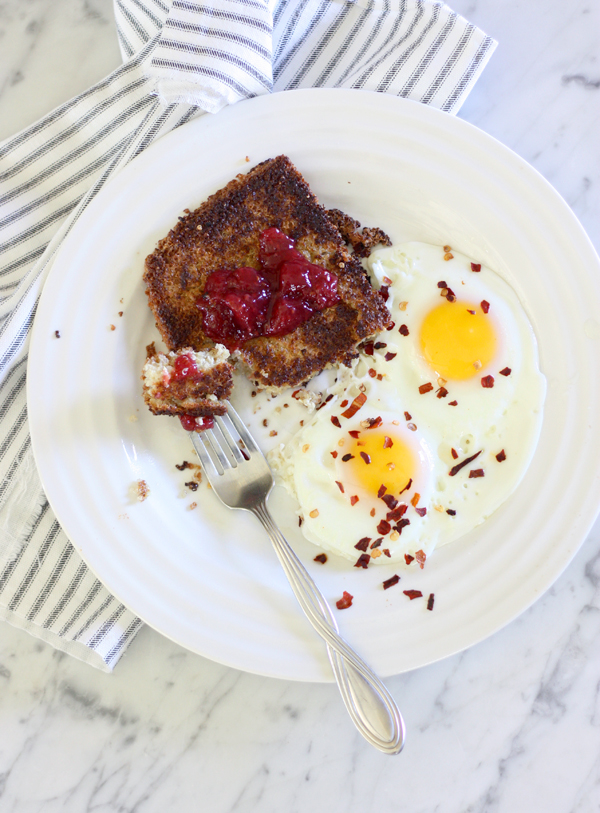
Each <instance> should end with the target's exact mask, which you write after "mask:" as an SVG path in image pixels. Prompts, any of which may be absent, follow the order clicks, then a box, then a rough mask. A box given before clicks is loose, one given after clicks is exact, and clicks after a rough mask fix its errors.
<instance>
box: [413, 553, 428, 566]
mask: <svg viewBox="0 0 600 813" xmlns="http://www.w3.org/2000/svg"><path fill="white" fill-rule="evenodd" d="M415 559H416V560H417V562H418V563H419V567H420V568H421V570H423V568H424V567H425V560H426V559H427V556H426V554H425V551H423V550H418V551H417V552H416V553H415Z"/></svg>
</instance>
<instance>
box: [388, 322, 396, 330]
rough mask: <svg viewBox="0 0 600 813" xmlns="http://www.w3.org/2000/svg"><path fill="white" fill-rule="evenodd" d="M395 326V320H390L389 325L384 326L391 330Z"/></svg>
mask: <svg viewBox="0 0 600 813" xmlns="http://www.w3.org/2000/svg"><path fill="white" fill-rule="evenodd" d="M395 327H396V323H395V322H390V323H389V325H388V326H387V327H386V330H393V329H394V328H395Z"/></svg>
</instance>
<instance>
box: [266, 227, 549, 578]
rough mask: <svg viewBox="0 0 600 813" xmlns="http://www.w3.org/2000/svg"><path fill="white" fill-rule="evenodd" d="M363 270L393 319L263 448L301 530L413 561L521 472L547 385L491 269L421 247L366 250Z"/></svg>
mask: <svg viewBox="0 0 600 813" xmlns="http://www.w3.org/2000/svg"><path fill="white" fill-rule="evenodd" d="M368 271H369V273H370V275H371V278H372V283H373V284H374V286H375V287H379V289H380V291H381V293H382V294H383V295H384V296H385V297H386V303H387V306H388V308H389V311H390V314H391V317H392V320H393V324H392V326H391V327H390V328H389V329H388V330H387V331H384V332H383V333H382V334H380V335H379V337H378V338H377V339H376V340H374V341H372V342H369V343H367V344H366V345H365V346H364V347H363V349H362V351H361V354H360V357H359V358H358V359H357V360H356V361H355V363H354V364H353V366H352V367H351V368H350V369H347V368H342V369H341V370H340V371H339V374H338V379H337V381H336V383H335V384H334V385H333V386H332V387H331V388H330V390H329V392H328V394H327V398H326V399H325V401H324V403H323V406H322V408H320V409H318V410H317V411H316V412H315V413H314V415H313V417H312V418H311V419H310V420H309V421H307V422H305V425H304V426H303V427H302V428H301V430H300V431H299V432H298V433H297V434H296V435H295V436H294V437H292V439H291V440H290V441H289V442H288V443H287V444H286V445H285V446H284V447H283V448H281V449H280V450H278V452H277V453H276V454H275V455H273V456H272V458H271V462H272V464H273V466H274V468H275V469H276V471H277V472H278V474H279V475H280V477H281V479H282V480H283V483H284V485H285V486H286V488H287V489H288V491H290V492H291V493H292V494H293V495H294V496H295V497H296V499H297V501H298V503H299V513H300V515H301V516H302V518H303V523H302V526H301V527H302V532H303V533H304V535H305V537H306V538H307V539H308V540H310V541H311V542H313V543H314V544H315V545H318V546H319V547H320V548H322V549H325V550H327V551H329V552H334V553H338V554H340V555H342V556H345V557H347V558H349V559H353V560H354V561H355V562H356V560H357V559H358V557H360V561H359V564H360V563H362V565H363V566H366V565H367V564H370V563H372V562H374V561H376V562H378V563H381V562H390V561H392V562H404V561H410V560H411V557H415V556H416V557H417V559H419V558H421V559H422V557H423V555H425V556H429V555H431V553H432V551H433V550H434V549H435V547H436V546H438V545H442V544H446V543H448V542H451V541H453V540H455V539H457V538H458V537H460V536H462V535H464V534H465V533H467V532H468V531H470V530H472V529H473V528H474V527H476V526H477V525H479V524H480V523H481V522H483V521H484V520H485V519H486V518H487V517H489V516H490V515H491V514H492V513H493V512H494V511H495V510H496V509H497V508H498V507H499V506H500V505H501V504H502V503H503V502H504V501H505V500H506V499H507V497H508V496H509V495H510V494H511V493H512V492H513V491H514V490H515V488H516V487H517V485H518V484H519V482H520V481H521V479H522V478H523V476H524V474H525V471H526V470H527V467H528V465H529V462H530V460H531V458H532V456H533V454H534V451H535V448H536V445H537V441H538V438H539V434H540V430H541V425H542V418H543V404H544V398H545V393H546V382H545V378H544V376H543V375H542V373H541V372H540V370H539V366H538V354H537V344H536V340H535V335H534V332H533V329H532V327H531V325H530V322H529V320H528V318H527V315H526V313H525V311H524V309H523V307H522V306H521V304H520V302H519V300H518V298H517V296H516V294H515V293H514V291H513V290H512V289H511V288H510V286H509V285H508V284H507V283H505V282H504V280H502V279H501V278H500V277H499V276H497V275H496V274H495V273H494V272H493V271H491V270H490V269H488V268H486V267H485V266H484V265H482V264H480V263H479V262H475V261H472V260H471V259H470V258H467V257H465V256H464V255H461V254H459V253H458V252H456V251H452V250H451V249H450V248H449V247H448V246H445V247H438V246H430V245H426V244H423V243H405V244H402V245H399V246H397V247H392V248H385V249H380V250H378V251H375V252H373V254H372V255H371V257H370V258H369V260H368Z"/></svg>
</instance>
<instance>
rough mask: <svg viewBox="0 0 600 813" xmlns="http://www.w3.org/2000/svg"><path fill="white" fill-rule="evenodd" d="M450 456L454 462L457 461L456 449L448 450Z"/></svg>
mask: <svg viewBox="0 0 600 813" xmlns="http://www.w3.org/2000/svg"><path fill="white" fill-rule="evenodd" d="M450 454H451V455H452V457H453V459H454V460H458V452H457V451H456V449H454V448H453V449H450Z"/></svg>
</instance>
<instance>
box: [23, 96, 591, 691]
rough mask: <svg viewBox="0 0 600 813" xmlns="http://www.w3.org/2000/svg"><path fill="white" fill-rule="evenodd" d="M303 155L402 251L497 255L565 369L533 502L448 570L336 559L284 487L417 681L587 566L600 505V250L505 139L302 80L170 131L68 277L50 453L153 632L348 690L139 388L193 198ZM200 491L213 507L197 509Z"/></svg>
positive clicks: (463, 543)
mask: <svg viewBox="0 0 600 813" xmlns="http://www.w3.org/2000/svg"><path fill="white" fill-rule="evenodd" d="M280 153H285V154H287V155H289V156H290V158H291V159H292V160H293V161H294V163H295V164H296V165H297V167H298V168H299V170H300V171H301V172H302V173H303V175H304V176H305V177H306V178H307V180H308V182H309V183H310V184H311V186H312V188H313V190H314V192H315V193H316V194H317V196H318V197H319V199H320V200H321V202H322V203H323V204H325V205H326V206H336V207H338V208H340V209H342V210H343V211H345V212H348V213H349V214H351V215H352V216H354V217H357V218H358V219H359V220H361V221H362V222H363V223H365V224H368V225H377V226H380V227H382V228H383V229H385V230H386V231H387V232H388V233H389V234H390V236H391V237H392V239H393V240H394V241H395V242H397V241H400V240H405V239H414V240H423V241H427V242H432V243H437V244H450V245H451V246H453V247H454V248H456V249H457V250H459V251H462V252H464V253H466V254H467V255H469V256H472V257H473V258H474V259H476V260H477V261H483V262H484V263H486V264H488V265H490V266H491V267H492V268H494V269H496V271H497V272H498V273H499V274H501V275H502V276H503V277H505V278H506V279H507V280H508V281H509V282H510V283H511V284H512V285H513V287H514V289H515V290H516V292H517V294H518V295H519V297H520V299H521V301H522V303H523V305H524V307H525V309H526V311H527V312H528V314H529V316H530V318H531V321H532V324H533V326H534V329H535V331H536V333H537V336H538V340H539V347H540V357H541V367H542V370H543V371H544V373H545V374H546V376H547V378H548V384H549V387H548V400H547V404H546V410H545V417H544V426H543V431H542V436H541V440H540V444H539V447H538V450H537V452H536V455H535V458H534V460H533V463H532V465H531V468H530V470H529V471H528V473H527V475H526V477H525V480H524V481H523V483H522V486H521V487H520V488H519V490H518V492H517V493H515V494H514V495H513V496H512V497H511V499H510V500H509V501H508V502H507V503H506V504H505V505H504V506H503V507H502V508H501V509H500V510H499V511H498V512H497V513H496V514H495V515H494V516H493V517H492V518H491V519H490V520H488V521H487V522H486V523H485V525H484V526H482V527H481V528H479V529H477V530H476V531H475V532H473V533H472V534H471V535H469V536H468V537H465V538H464V539H462V540H460V541H458V542H456V543H454V544H452V545H449V546H447V547H444V548H442V549H440V550H439V551H438V552H436V554H435V556H434V557H433V558H432V559H431V560H430V561H429V562H428V563H427V566H426V568H425V570H423V571H422V572H421V571H419V572H416V573H414V572H412V571H411V572H409V573H406V574H405V573H401V575H402V581H401V583H400V585H399V586H398V587H396V588H392V589H390V590H387V591H383V590H382V589H381V582H382V581H383V579H385V578H387V577H389V576H390V575H392V573H393V572H395V568H394V567H393V566H385V567H384V566H382V567H371V568H369V569H368V570H367V571H362V570H361V571H358V570H356V569H354V568H353V567H352V566H349V565H348V563H347V562H345V561H334V559H333V558H331V559H330V561H329V562H328V564H327V565H325V566H322V565H318V564H316V563H314V562H313V561H312V560H313V557H314V555H315V554H316V553H317V552H318V551H317V550H316V549H315V548H313V547H312V546H311V545H310V544H309V543H307V542H304V541H303V540H302V538H301V536H300V534H299V532H298V528H297V523H296V518H295V516H294V515H293V511H292V510H291V505H290V503H289V502H286V498H285V496H284V495H282V494H277V495H274V497H273V498H272V503H271V504H272V506H273V510H274V512H275V514H276V518H277V519H278V520H279V522H280V524H281V526H282V529H283V531H284V533H285V534H286V535H287V536H288V538H289V539H290V541H291V542H292V544H293V545H294V546H295V547H296V549H297V551H298V552H299V554H300V555H301V557H302V558H303V560H304V562H305V563H306V564H307V566H308V567H309V569H310V570H311V572H313V574H314V575H315V578H316V579H317V581H318V583H319V585H320V586H321V588H322V590H323V592H324V593H325V595H326V596H327V597H328V598H329V599H331V600H332V601H334V600H335V599H337V598H339V597H340V596H341V594H342V591H343V590H348V591H349V592H351V593H352V594H353V595H354V596H355V600H354V605H353V607H352V608H351V609H350V610H347V611H344V612H340V613H339V622H340V626H341V630H342V633H343V634H344V635H345V636H347V638H348V640H349V641H351V642H352V643H353V644H354V645H355V646H356V648H357V649H358V650H359V651H360V652H361V653H362V654H363V656H364V657H365V658H366V659H367V660H368V661H369V662H370V663H371V664H372V665H373V667H374V668H375V669H376V670H377V671H378V672H379V673H380V674H382V675H389V674H394V673H398V672H402V671H404V670H408V669H413V668H415V667H418V666H422V665H424V664H427V663H430V662H432V661H435V660H437V659H439V658H442V657H445V656H447V655H450V654H452V653H454V652H457V651H459V650H462V649H464V648H465V647H468V646H470V645H472V644H474V643H476V642H477V641H480V640H482V639H483V638H485V637H486V636H488V635H490V634H491V633H493V632H494V631H496V630H498V629H499V628H500V627H502V626H503V625H504V624H506V623H507V622H508V621H510V620H511V619H513V618H515V617H516V616H517V615H518V614H519V613H521V612H522V611H523V610H524V609H525V608H526V607H528V606H529V605H530V604H531V603H532V602H533V601H535V599H536V598H538V597H539V596H540V595H541V594H542V593H543V592H544V591H545V590H546V589H547V588H548V587H549V585H551V584H552V582H553V581H554V580H555V579H556V577H557V576H558V575H559V574H560V572H561V571H562V570H563V568H564V567H565V566H566V565H567V563H568V562H569V560H570V559H571V557H572V556H573V555H574V553H575V551H576V550H577V548H578V547H579V545H580V544H581V543H582V541H583V540H584V538H585V536H586V534H587V532H588V530H589V528H590V526H591V524H592V522H593V520H594V518H595V516H596V513H597V511H598V507H599V505H600V464H599V455H598V451H599V450H600V422H599V421H598V414H599V412H600V397H599V384H600V377H599V376H598V375H597V374H596V372H597V359H598V353H599V351H600V342H599V336H600V267H599V262H598V257H597V256H596V255H595V253H594V250H593V248H592V247H591V245H590V243H589V241H588V239H587V237H586V236H585V234H584V232H583V231H582V229H581V227H580V226H579V224H578V222H577V220H576V219H575V217H574V216H573V215H572V213H571V212H570V210H569V209H568V207H567V206H566V204H565V203H564V202H563V201H562V199H561V198H560V197H559V196H558V195H557V194H556V192H555V191H554V190H553V189H552V188H551V187H550V186H549V185H548V184H547V183H546V182H545V181H544V179H543V178H541V177H540V176H539V175H538V174H537V173H536V172H535V171H534V170H533V169H531V167H529V166H528V165H527V164H526V163H525V162H524V161H522V160H521V159H520V158H519V157H517V156H516V155H514V154H513V153H512V152H510V151H509V150H508V149H506V148H505V147H503V146H502V145H501V144H499V143H497V142H496V141H494V140H493V139H492V138H490V137H489V136H487V135H486V134H484V133H482V132H480V131H479V130H477V129H476V128H474V127H472V126H470V125H469V124H466V123H465V122H464V121H461V120H460V119H456V118H452V117H450V116H448V115H445V114H443V113H440V112H438V111H437V110H433V109H431V108H429V107H426V106H424V105H419V104H416V103H413V102H408V101H404V100H401V99H398V98H394V97H390V96H386V95H382V94H371V93H366V92H358V91H336V90H300V91H295V92H292V93H285V94H277V95H274V96H270V97H269V96H266V97H261V98H258V99H253V100H251V101H248V102H242V103H240V104H237V105H236V106H235V107H231V108H229V109H226V110H224V111H223V112H221V113H219V114H218V116H214V117H213V116H208V115H207V116H204V117H202V118H200V119H198V120H195V121H193V122H191V123H190V124H188V125H186V126H185V127H183V128H181V129H179V130H176V131H175V132H173V133H171V134H170V135H168V136H165V137H164V138H162V139H161V140H160V141H159V142H158V143H156V144H155V145H153V146H152V147H151V148H150V149H148V150H146V151H145V152H144V153H143V154H142V155H140V156H139V157H138V158H136V159H135V161H134V162H133V163H132V164H130V165H129V166H128V167H127V168H126V169H125V170H124V171H122V172H121V173H120V174H119V175H118V176H117V177H116V178H114V180H112V181H111V183H110V184H109V185H108V186H107V187H106V188H105V189H104V190H103V191H102V193H101V194H100V195H99V196H98V197H97V198H96V199H95V200H94V201H93V202H92V204H91V205H90V206H89V208H88V209H87V211H86V212H85V213H84V215H83V216H82V218H81V219H80V221H79V222H78V224H77V225H76V227H75V228H74V230H73V232H72V233H71V235H70V236H69V238H68V240H67V241H66V243H65V245H64V247H63V249H62V251H61V253H60V256H59V258H58V259H57V261H56V263H55V265H54V268H53V270H52V272H51V275H50V277H49V279H48V281H47V283H46V286H45V289H44V293H43V296H42V300H41V303H40V307H39V311H38V315H37V318H36V322H35V328H34V332H33V337H32V344H31V355H30V363H29V375H28V386H29V396H28V397H29V419H30V424H31V431H32V435H33V442H34V449H35V454H36V459H37V463H38V466H39V470H40V474H41V476H42V480H43V483H44V487H45V489H46V493H47V494H48V498H49V500H50V503H51V505H52V507H53V509H54V511H55V512H56V514H57V516H58V518H59V520H60V522H61V523H62V525H63V527H64V528H65V530H66V532H67V533H68V535H69V536H70V538H71V539H72V541H73V543H74V544H75V546H76V548H77V550H78V551H80V553H81V555H82V556H83V558H84V559H85V560H86V562H87V563H88V564H89V565H90V567H91V568H92V569H93V570H94V571H95V572H96V574H97V575H98V577H99V578H100V579H101V580H102V581H103V582H104V583H105V584H106V585H107V587H108V588H109V589H110V590H111V591H113V592H114V594H115V595H116V596H118V598H119V599H120V600H121V601H123V602H124V603H125V604H126V605H128V606H129V607H130V608H131V609H132V610H133V611H134V612H135V613H137V614H139V615H140V616H141V618H143V619H144V620H145V621H146V622H147V623H149V624H150V625H152V626H153V627H155V628H156V629H157V630H159V631H160V632H162V633H164V634H165V635H167V636H169V637H170V638H172V639H173V640H175V641H178V642H179V643H180V644H182V645H183V646H185V647H187V648H189V649H191V650H194V651H196V652H199V653H201V654H203V655H205V656H207V657H209V658H212V659H214V660H216V661H220V662H222V663H226V664H229V665H231V666H234V667H237V668H239V669H244V670H247V671H251V672H257V673H261V674H266V675H273V676H279V677H284V678H292V679H298V680H330V671H329V667H328V664H327V660H326V657H325V652H324V649H323V647H322V645H321V643H320V640H319V639H318V638H317V636H316V635H315V634H314V633H313V631H312V629H311V628H310V627H309V625H308V623H307V622H306V621H305V620H304V617H303V616H302V614H301V612H300V610H299V609H298V608H297V606H296V603H295V600H294V599H293V597H292V596H291V593H290V590H289V588H288V585H287V583H286V581H285V578H284V577H283V575H282V573H281V572H280V570H279V567H278V565H277V563H276V560H275V557H274V554H273V553H272V551H271V548H270V545H269V543H268V541H267V538H266V536H265V535H264V533H263V531H262V529H261V528H260V527H259V526H258V524H257V522H256V520H255V519H254V518H253V517H252V516H250V515H247V514H243V513H242V512H229V511H227V510H226V509H225V508H223V507H222V506H220V505H219V504H217V501H216V499H215V497H214V495H213V494H212V493H211V492H210V491H209V490H208V489H207V488H206V485H205V484H202V486H201V487H200V488H199V489H198V491H197V492H195V493H194V494H193V493H191V492H190V491H189V490H188V489H186V488H185V486H184V485H183V484H184V482H185V481H186V480H187V479H189V477H188V476H186V475H188V472H179V471H177V470H176V469H175V464H176V463H181V461H182V460H184V459H190V458H191V457H192V452H191V447H190V445H189V442H188V439H187V436H186V435H185V433H184V432H183V431H182V430H181V429H180V428H179V426H178V423H177V422H176V421H175V420H173V419H170V418H156V417H152V416H151V415H150V414H149V413H148V411H147V410H146V409H145V407H144V405H143V402H142V399H141V394H140V380H139V376H140V370H141V367H142V364H143V360H144V356H145V350H144V348H145V345H146V344H147V343H148V342H149V341H151V340H152V339H154V338H156V337H157V332H156V329H155V327H154V324H153V319H152V316H151V314H150V311H149V310H148V308H147V304H146V297H145V293H144V286H143V283H142V270H143V261H144V258H145V256H146V255H147V254H148V253H150V252H151V251H152V250H153V249H154V246H155V243H156V241H157V239H158V238H160V237H161V236H163V235H165V234H166V233H167V231H168V230H169V228H170V227H171V226H172V225H173V224H174V223H175V222H176V218H177V217H178V216H179V215H180V214H181V213H182V210H183V209H184V208H186V207H189V208H194V207H196V206H197V205H198V204H199V203H200V202H201V201H202V200H204V199H205V198H206V197H207V196H208V195H209V194H210V193H212V192H214V191H216V190H217V189H218V188H220V187H221V186H223V185H224V184H225V183H226V182H227V181H229V180H230V179H231V178H232V177H233V176H234V175H235V174H236V173H238V172H243V171H244V170H246V169H247V168H248V167H250V166H254V165H255V164H256V163H258V162H259V161H261V160H264V159H266V158H269V157H272V156H274V155H277V154H280ZM246 156H248V157H249V159H250V163H247V162H246V160H245V158H246ZM119 311H123V317H122V318H121V317H119V316H118V312H119ZM111 324H114V325H115V326H116V330H114V331H111V329H110V327H109V326H110V325H111ZM55 330H60V334H61V338H60V340H56V339H55V338H54V331H55ZM242 390H243V391H242V392H241V393H238V396H237V404H238V405H239V406H240V407H241V408H242V409H244V410H245V411H246V413H247V414H248V415H250V414H251V412H252V408H254V407H255V406H256V405H257V404H259V403H261V401H260V399H252V398H250V396H249V392H248V389H247V388H246V389H244V388H242ZM263 401H264V399H263ZM267 414H268V412H267V406H266V405H264V406H263V409H262V410H261V411H260V412H258V413H257V414H256V415H255V416H254V419H253V426H256V425H258V426H259V427H260V430H262V431H261V434H260V441H261V443H263V444H266V443H267V441H268V438H269V436H268V431H271V429H272V428H273V427H275V426H277V427H278V431H279V432H280V434H279V435H278V436H277V438H276V440H280V439H282V438H284V437H285V428H286V427H285V423H286V421H287V426H288V428H289V427H290V426H291V424H292V418H291V417H290V415H291V410H285V409H282V411H281V413H279V414H276V415H275V416H274V417H273V423H271V424H270V426H269V430H268V431H267V430H264V429H263V428H262V425H261V422H262V418H263V416H266V415H267ZM132 415H135V416H136V417H137V418H138V420H137V421H136V422H132V421H131V420H130V416H132ZM295 420H297V416H296V417H295V418H294V421H295ZM256 431H257V432H259V429H257V430H256ZM270 442H271V443H273V442H274V441H273V439H272V438H271V440H270ZM138 479H144V480H145V481H146V482H147V484H148V486H149V487H150V495H149V497H148V499H147V500H146V501H145V502H143V503H139V502H136V501H135V499H132V497H131V486H132V484H134V483H135V482H136V481H137V480H138ZM192 500H195V501H196V502H197V503H198V508H197V509H196V510H189V509H188V508H187V506H189V504H190V503H191V502H192ZM408 588H417V589H421V590H422V591H423V592H424V593H425V594H426V595H427V594H428V593H430V592H434V593H435V596H436V603H435V609H434V611H433V612H428V611H427V610H426V609H425V601H424V600H419V601H412V602H411V601H409V600H408V598H407V597H406V596H404V595H403V593H402V589H408Z"/></svg>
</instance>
